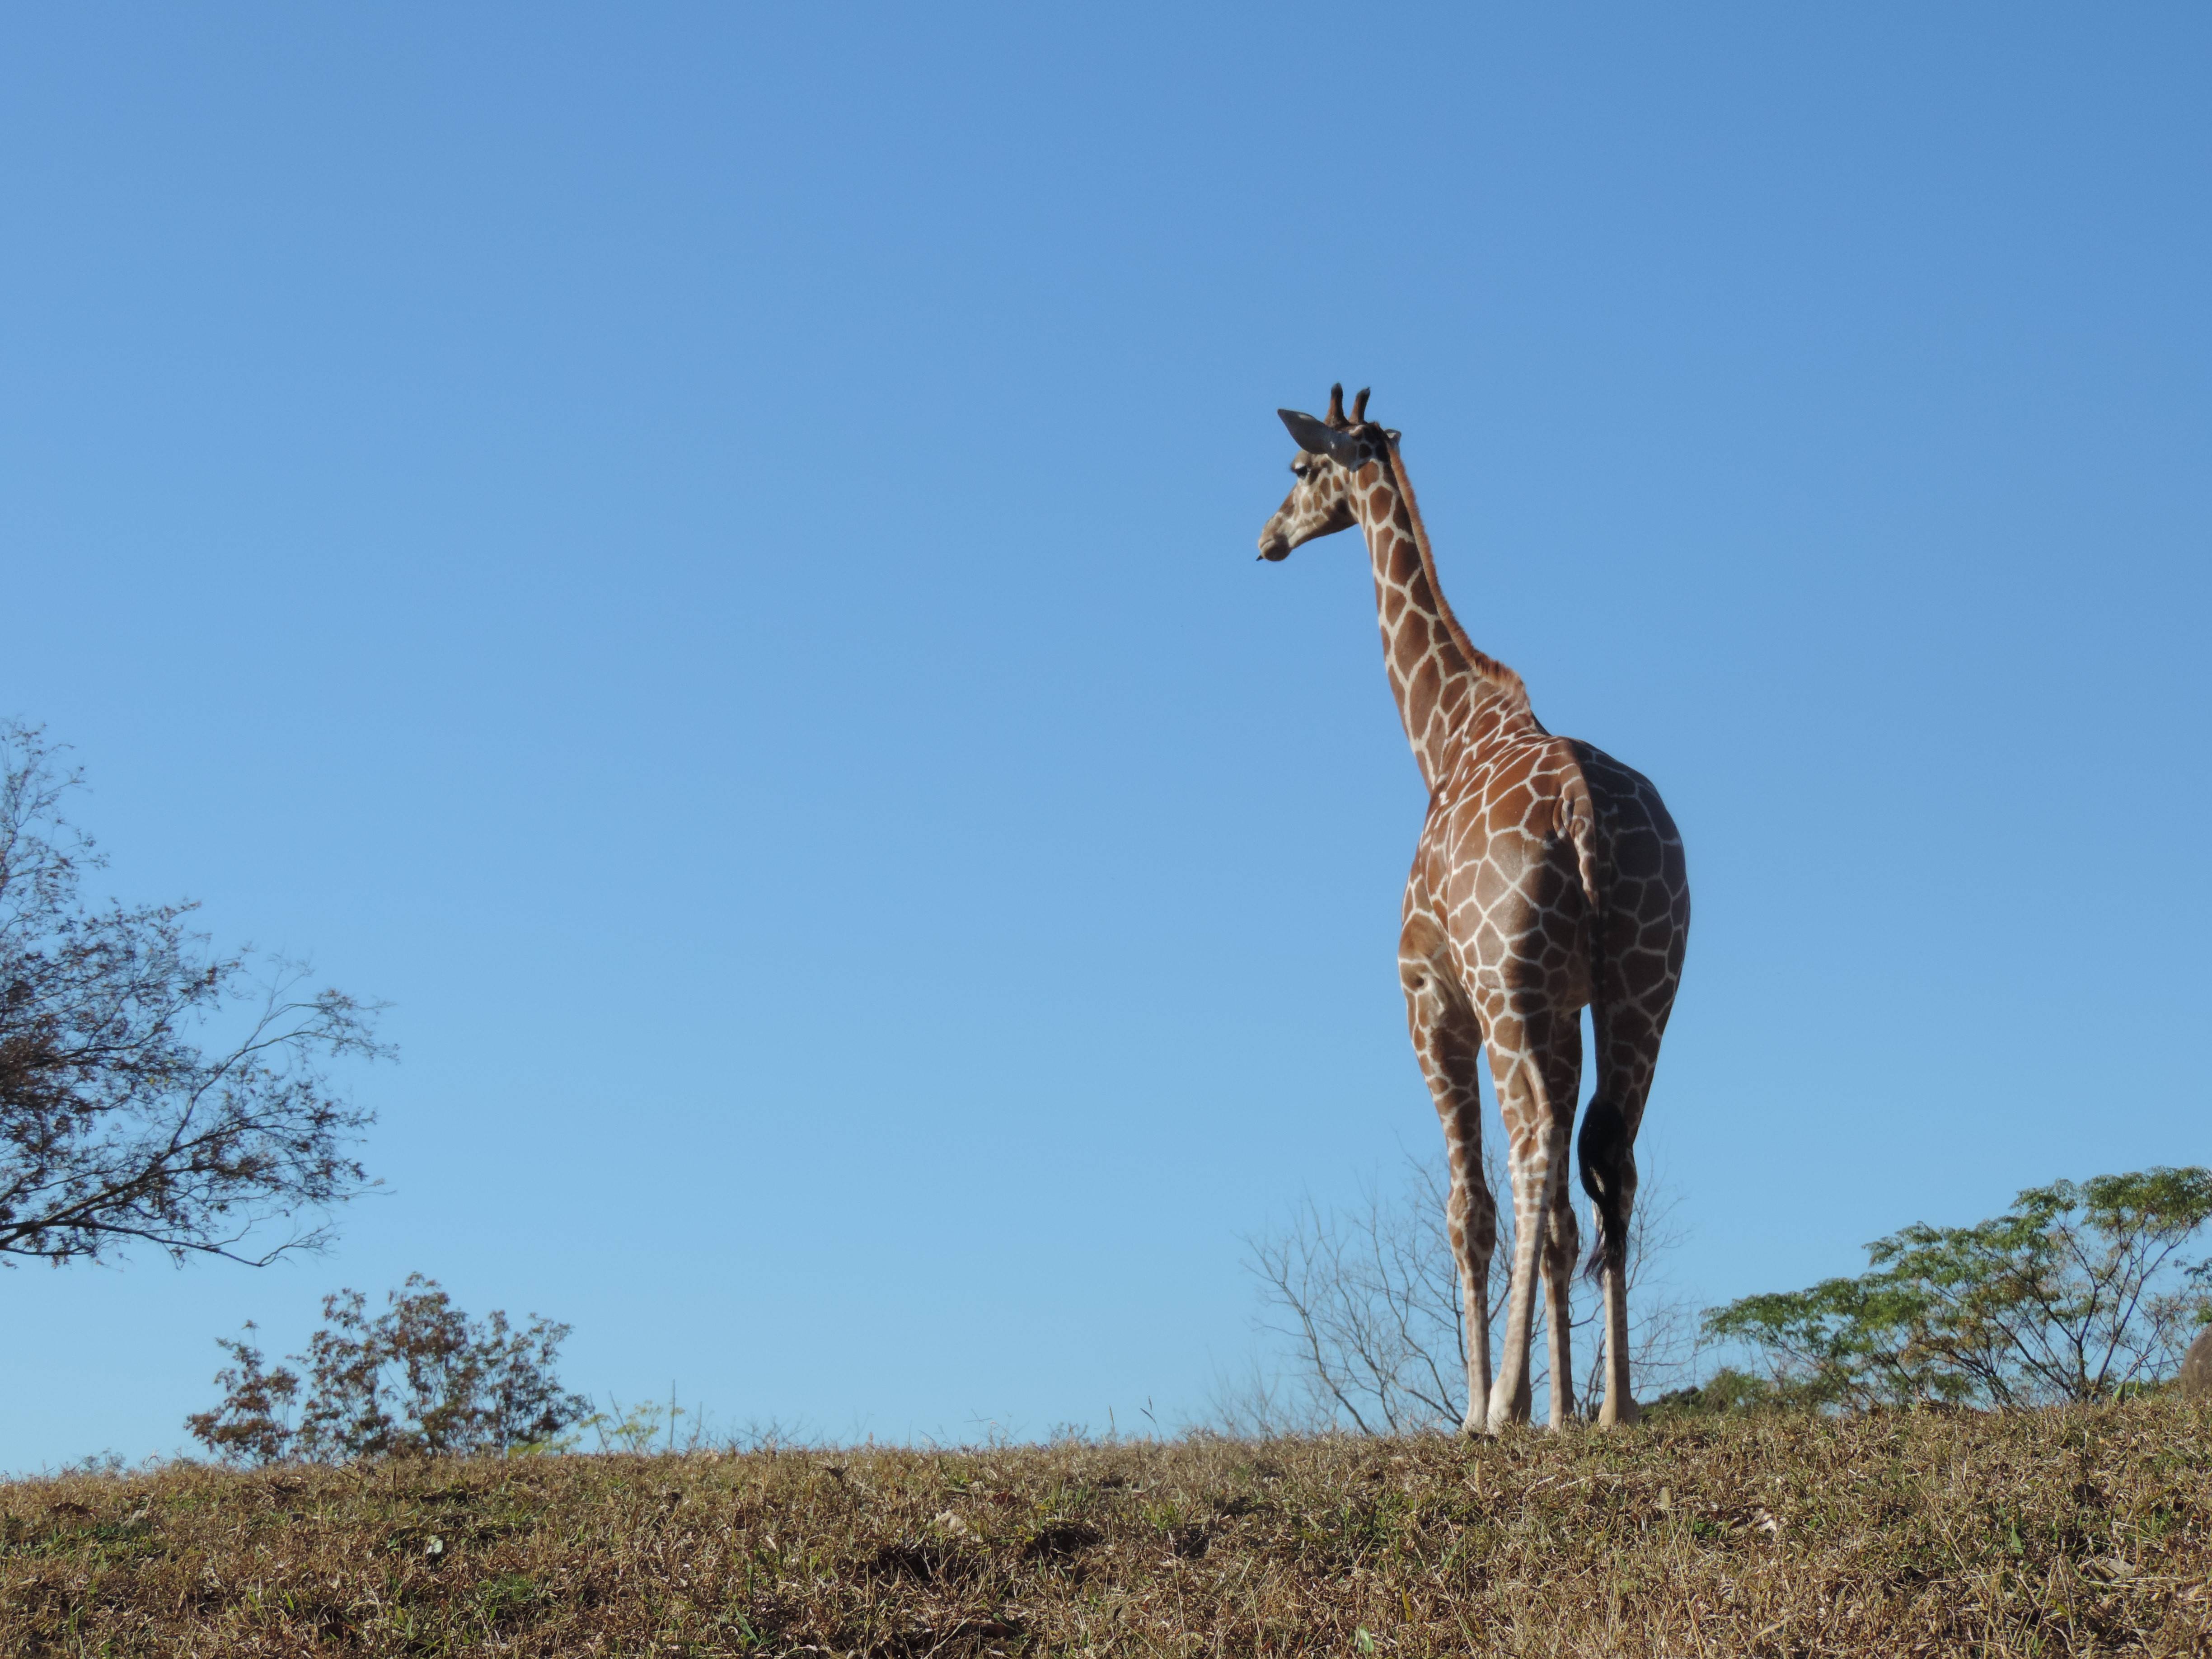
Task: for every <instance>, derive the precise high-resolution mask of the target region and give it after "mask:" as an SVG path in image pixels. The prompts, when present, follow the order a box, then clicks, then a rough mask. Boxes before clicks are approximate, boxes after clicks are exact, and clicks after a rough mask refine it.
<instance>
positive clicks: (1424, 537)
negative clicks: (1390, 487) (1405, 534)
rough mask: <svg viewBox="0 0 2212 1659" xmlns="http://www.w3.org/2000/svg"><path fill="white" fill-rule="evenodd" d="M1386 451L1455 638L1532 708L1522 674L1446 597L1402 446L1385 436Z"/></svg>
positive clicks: (1491, 678) (1487, 674)
mask: <svg viewBox="0 0 2212 1659" xmlns="http://www.w3.org/2000/svg"><path fill="white" fill-rule="evenodd" d="M1383 458H1384V459H1385V460H1386V461H1387V462H1388V463H1389V468H1390V476H1391V477H1392V479H1393V480H1395V482H1396V483H1397V486H1398V499H1399V500H1400V501H1403V502H1405V504H1406V517H1407V519H1408V520H1411V521H1412V523H1413V546H1414V548H1415V549H1416V550H1418V551H1419V554H1420V556H1421V569H1422V571H1423V572H1424V573H1425V574H1426V575H1427V576H1428V579H1429V592H1431V593H1432V594H1434V595H1435V596H1436V601H1437V612H1438V614H1439V615H1441V616H1442V617H1443V619H1444V626H1445V627H1446V628H1448V629H1450V630H1451V636H1452V639H1453V641H1454V642H1455V644H1457V645H1458V647H1459V648H1460V649H1461V650H1462V652H1464V653H1466V654H1467V659H1468V662H1470V663H1472V664H1473V665H1474V671H1475V672H1476V673H1478V674H1480V676H1481V677H1482V678H1484V679H1486V680H1487V681H1488V682H1489V683H1490V684H1492V685H1494V686H1496V687H1497V688H1498V691H1499V692H1500V693H1501V694H1503V695H1504V697H1505V699H1506V700H1507V701H1508V702H1511V703H1513V704H1516V706H1518V707H1519V708H1522V709H1524V710H1525V709H1528V706H1529V705H1528V686H1527V684H1524V683H1523V682H1522V678H1521V676H1520V675H1519V674H1517V673H1516V672H1515V671H1513V670H1512V669H1510V668H1509V667H1507V666H1506V665H1504V663H1502V662H1500V661H1498V659H1497V658H1495V657H1493V656H1491V655H1489V654H1488V653H1485V652H1482V651H1479V650H1477V649H1476V648H1475V644H1474V641H1473V640H1470V639H1469V638H1468V636H1467V629H1464V628H1462V627H1461V626H1460V625H1459V617H1458V616H1457V615H1456V614H1455V612H1454V611H1453V610H1452V608H1451V601H1450V600H1449V599H1446V598H1445V597H1444V585H1443V582H1442V581H1441V580H1438V578H1437V556H1436V552H1435V550H1433V549H1431V547H1430V545H1429V527H1428V526H1427V525H1426V524H1425V523H1423V522H1422V520H1421V504H1420V502H1419V501H1416V500H1415V499H1414V496H1413V480H1412V479H1411V478H1409V477H1407V476H1406V466H1405V463H1404V462H1402V461H1401V460H1400V459H1398V446H1397V445H1395V444H1394V443H1392V442H1391V441H1389V439H1388V438H1385V439H1384V440H1383ZM1532 712H1533V711H1532Z"/></svg>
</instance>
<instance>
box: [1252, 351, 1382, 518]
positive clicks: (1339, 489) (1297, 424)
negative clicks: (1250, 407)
mask: <svg viewBox="0 0 2212 1659" xmlns="http://www.w3.org/2000/svg"><path fill="white" fill-rule="evenodd" d="M1275 413H1276V414H1278V415H1279V416H1282V419H1283V424H1284V425H1285V426H1286V427H1288V428H1290V433H1291V437H1292V438H1294V439H1296V440H1297V445H1298V453H1297V454H1296V455H1294V456H1292V457H1291V473H1292V475H1293V476H1294V477H1296V478H1297V483H1294V484H1292V485H1291V493H1290V494H1289V495H1285V497H1283V504H1282V505H1281V506H1280V507H1277V508H1276V509H1275V516H1274V517H1273V518H1272V519H1270V520H1267V528H1266V529H1264V530H1262V531H1261V532H1260V556H1261V558H1263V559H1270V560H1273V559H1287V558H1288V557H1290V556H1291V549H1292V548H1294V547H1299V546H1302V545H1304V544H1305V543H1307V542H1310V541H1312V540H1313V539H1314V538H1316V537H1317V536H1333V535H1334V534H1335V533H1336V532H1338V531H1340V530H1349V529H1351V528H1352V526H1354V525H1355V524H1358V522H1359V514H1358V511H1357V509H1356V508H1355V507H1353V505H1352V492H1351V490H1350V489H1348V488H1347V487H1346V486H1347V484H1348V483H1349V482H1350V480H1351V478H1352V475H1353V474H1354V473H1356V472H1358V471H1359V470H1360V468H1362V467H1363V466H1364V465H1367V463H1368V462H1370V461H1372V460H1379V459H1387V458H1388V456H1389V452H1390V447H1391V445H1393V444H1395V442H1397V441H1398V435H1397V434H1396V433H1395V432H1390V431H1386V430H1385V429H1384V428H1382V427H1379V426H1376V425H1375V424H1374V423H1373V422H1370V421H1369V420H1368V418H1367V393H1366V392H1365V391H1364V389H1363V390H1362V391H1361V392H1360V393H1359V395H1358V397H1356V398H1353V399H1352V413H1351V415H1350V416H1346V414H1345V412H1344V387H1343V386H1331V387H1329V389H1328V415H1327V416H1325V417H1324V418H1322V419H1321V420H1316V419H1315V418H1314V417H1313V416H1310V415H1304V414H1301V413H1299V412H1298V411H1297V410H1295V409H1279V410H1276V411H1275Z"/></svg>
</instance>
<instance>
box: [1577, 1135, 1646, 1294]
mask: <svg viewBox="0 0 2212 1659" xmlns="http://www.w3.org/2000/svg"><path fill="white" fill-rule="evenodd" d="M1575 1154H1576V1158H1577V1161H1578V1162H1579V1163H1580V1164H1581V1165H1582V1174H1583V1191H1584V1192H1586V1193H1588V1194H1589V1195H1590V1202H1591V1203H1592V1204H1593V1205H1595V1206H1596V1208H1597V1241H1596V1243H1594V1244H1593V1245H1592V1246H1591V1247H1590V1253H1589V1261H1588V1262H1586V1263H1585V1264H1583V1276H1584V1277H1585V1278H1588V1279H1595V1278H1596V1277H1597V1276H1598V1275H1599V1274H1600V1273H1603V1272H1605V1271H1606V1269H1607V1268H1608V1267H1610V1268H1613V1269H1614V1270H1615V1271H1618V1270H1619V1269H1620V1267H1622V1266H1623V1265H1624V1264H1625V1263H1626V1261H1627V1259H1628V1206H1629V1203H1630V1201H1631V1200H1632V1197H1633V1195H1634V1194H1635V1191H1636V1157H1635V1153H1634V1152H1633V1150H1632V1148H1631V1146H1630V1145H1629V1139H1628V1124H1627V1122H1626V1121H1625V1120H1624V1119H1623V1118H1622V1117H1621V1115H1620V1107H1618V1106H1616V1105H1614V1104H1613V1103H1612V1102H1611V1101H1609V1100H1593V1101H1592V1102H1590V1103H1589V1110H1588V1111H1586V1112H1584V1113H1583V1132H1582V1133H1581V1134H1580V1135H1579V1136H1578V1137H1577V1139H1576V1142H1575Z"/></svg>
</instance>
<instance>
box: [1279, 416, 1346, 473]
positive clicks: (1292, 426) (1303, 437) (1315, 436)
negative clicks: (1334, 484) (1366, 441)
mask: <svg viewBox="0 0 2212 1659" xmlns="http://www.w3.org/2000/svg"><path fill="white" fill-rule="evenodd" d="M1275 413H1276V414H1277V415H1279V416H1281V417H1282V422H1283V424H1284V426H1285V427H1286V428H1289V430H1290V435H1291V437H1292V438H1293V439H1295V440H1296V441H1297V446H1298V447H1299V448H1300V449H1303V450H1304V451H1305V452H1306V453H1309V454H1312V455H1326V456H1328V458H1329V459H1331V460H1332V461H1342V462H1344V463H1346V465H1349V464H1350V463H1351V461H1352V458H1353V457H1354V456H1355V455H1357V454H1358V453H1359V445H1358V442H1356V441H1354V440H1353V438H1352V435H1351V434H1350V433H1348V432H1339V431H1338V430H1337V429H1336V428H1334V427H1332V426H1328V425H1326V424H1324V423H1323V422H1320V421H1316V419H1314V417H1313V416H1310V415H1304V414H1301V413H1300V412H1299V411H1298V410H1295V409H1279V410H1276V411H1275Z"/></svg>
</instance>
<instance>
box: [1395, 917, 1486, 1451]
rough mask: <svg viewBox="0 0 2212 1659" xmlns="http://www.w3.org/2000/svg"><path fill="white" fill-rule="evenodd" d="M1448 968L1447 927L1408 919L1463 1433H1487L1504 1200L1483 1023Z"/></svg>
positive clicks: (1413, 1020)
mask: <svg viewBox="0 0 2212 1659" xmlns="http://www.w3.org/2000/svg"><path fill="white" fill-rule="evenodd" d="M1449 973H1450V969H1449V965H1448V963H1447V962H1446V961H1445V960H1444V951H1443V934H1442V932H1441V930H1439V929H1437V927H1435V926H1434V925H1433V924H1431V923H1430V922H1428V921H1426V920H1425V918H1420V917H1418V916H1417V917H1416V918H1414V919H1413V920H1412V921H1408V922H1407V926H1406V929H1405V932H1404V933H1403V935H1401V939H1400V943H1399V974H1400V976H1401V979H1402V981H1404V986H1405V991H1406V1023H1407V1028H1408V1030H1409V1031H1410V1032H1411V1034H1412V1036H1413V1053H1414V1055H1415V1057H1416V1058H1417V1059H1418V1060H1419V1061H1420V1066H1421V1076H1422V1078H1423V1079H1425V1081H1426V1082H1427V1084H1428V1085H1429V1095H1430V1097H1431V1099H1432V1100H1434V1101H1435V1102H1436V1107H1437V1118H1438V1119H1439V1120H1440V1121H1442V1123H1443V1132H1444V1158H1445V1163H1446V1166H1447V1168H1448V1170H1449V1176H1450V1195H1449V1198H1447V1199H1446V1200H1445V1205H1444V1222H1445V1228H1446V1231H1447V1232H1448V1233H1449V1237H1450V1239H1451V1251H1452V1261H1453V1262H1454V1264H1455V1267H1457V1269H1458V1272H1459V1285H1460V1308H1461V1321H1462V1328H1461V1343H1462V1348H1463V1350H1464V1353H1465V1358H1466V1364H1467V1410H1466V1412H1465V1413H1464V1414H1463V1415H1462V1418H1461V1420H1460V1431H1461V1432H1462V1433H1463V1434H1480V1433H1481V1432H1482V1431H1483V1428H1484V1425H1485V1422H1486V1413H1487V1412H1488V1410H1489V1404H1490V1264H1491V1260H1492V1255H1493V1254H1494V1253H1495V1252H1496V1250H1497V1248H1498V1206H1497V1202H1496V1200H1494V1199H1492V1196H1491V1192H1490V1182H1489V1181H1488V1180H1487V1179H1486V1176H1484V1173H1483V1168H1482V1096H1481V1092H1480V1086H1479V1085H1478V1081H1477V1072H1476V1067H1477V1066H1480V1064H1481V1060H1482V1029H1481V1026H1480V1024H1479V1023H1478V1022H1477V1021H1476V1019H1475V1017H1474V1011H1473V1010H1472V1009H1471V1008H1469V1007H1468V1006H1467V1003H1466V1000H1464V998H1462V997H1461V996H1459V995H1458V994H1456V993H1457V988H1458V987H1457V986H1456V983H1455V981H1453V980H1451V979H1450V978H1449Z"/></svg>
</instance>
